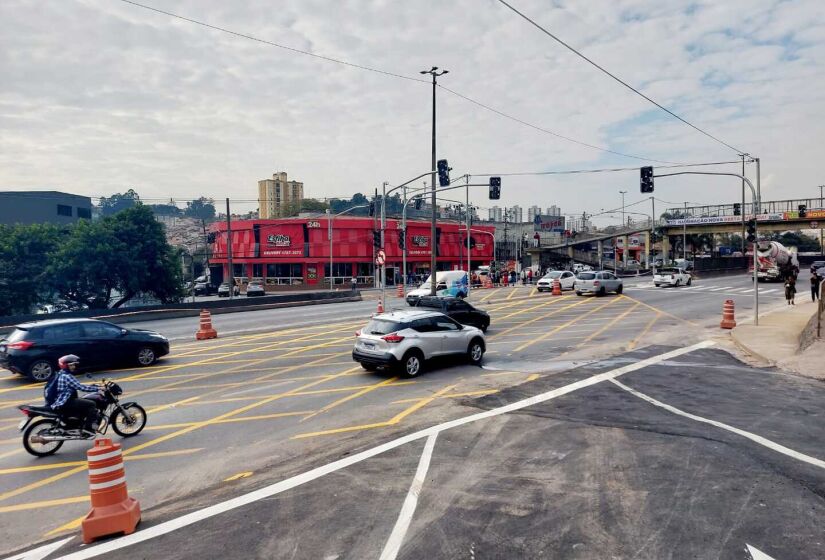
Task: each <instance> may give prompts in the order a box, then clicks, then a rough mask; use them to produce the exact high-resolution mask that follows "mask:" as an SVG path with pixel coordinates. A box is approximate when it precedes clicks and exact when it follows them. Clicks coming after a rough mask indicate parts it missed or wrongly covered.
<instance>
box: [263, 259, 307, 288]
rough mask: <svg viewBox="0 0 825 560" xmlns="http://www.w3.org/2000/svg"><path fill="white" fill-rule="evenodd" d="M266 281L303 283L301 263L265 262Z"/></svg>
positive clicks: (276, 283) (268, 282) (284, 283)
mask: <svg viewBox="0 0 825 560" xmlns="http://www.w3.org/2000/svg"><path fill="white" fill-rule="evenodd" d="M266 283H267V284H275V285H286V286H290V285H299V284H303V283H304V269H303V265H302V264H301V263H277V264H271V263H270V264H267V265H266Z"/></svg>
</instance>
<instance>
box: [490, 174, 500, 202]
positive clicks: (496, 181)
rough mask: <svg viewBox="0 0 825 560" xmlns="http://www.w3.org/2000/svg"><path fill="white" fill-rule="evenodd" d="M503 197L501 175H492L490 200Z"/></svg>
mask: <svg viewBox="0 0 825 560" xmlns="http://www.w3.org/2000/svg"><path fill="white" fill-rule="evenodd" d="M500 198H501V177H490V200H498V199H500Z"/></svg>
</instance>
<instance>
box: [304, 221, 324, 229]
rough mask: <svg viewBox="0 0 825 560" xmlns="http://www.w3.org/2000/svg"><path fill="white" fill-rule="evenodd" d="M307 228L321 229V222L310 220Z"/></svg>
mask: <svg viewBox="0 0 825 560" xmlns="http://www.w3.org/2000/svg"><path fill="white" fill-rule="evenodd" d="M307 227H308V228H319V227H321V222H319V221H316V220H310V221H308V222H307Z"/></svg>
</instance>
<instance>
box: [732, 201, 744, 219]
mask: <svg viewBox="0 0 825 560" xmlns="http://www.w3.org/2000/svg"><path fill="white" fill-rule="evenodd" d="M733 215H734V216H741V215H742V203H740V202H734V203H733Z"/></svg>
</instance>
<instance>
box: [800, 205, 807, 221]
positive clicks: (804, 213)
mask: <svg viewBox="0 0 825 560" xmlns="http://www.w3.org/2000/svg"><path fill="white" fill-rule="evenodd" d="M798 209H799V217H800V218H807V217H808V206H807V205H805V204H800V205H799V206H798Z"/></svg>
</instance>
